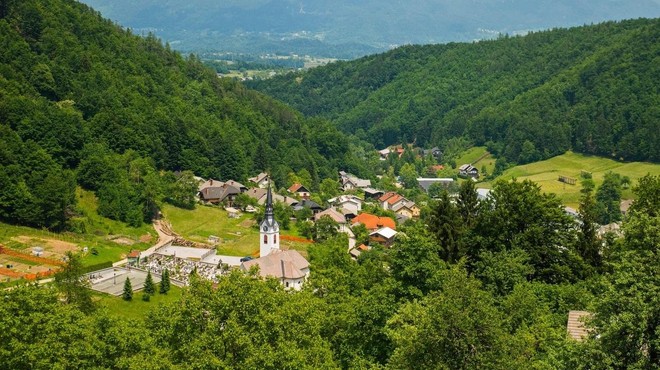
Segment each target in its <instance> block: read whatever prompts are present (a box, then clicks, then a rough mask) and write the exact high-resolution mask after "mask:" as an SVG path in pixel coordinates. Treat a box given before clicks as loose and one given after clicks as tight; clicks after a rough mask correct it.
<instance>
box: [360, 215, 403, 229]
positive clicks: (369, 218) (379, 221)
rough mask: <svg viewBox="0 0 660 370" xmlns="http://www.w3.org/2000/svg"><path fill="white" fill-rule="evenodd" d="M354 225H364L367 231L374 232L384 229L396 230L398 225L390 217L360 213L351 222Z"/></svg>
mask: <svg viewBox="0 0 660 370" xmlns="http://www.w3.org/2000/svg"><path fill="white" fill-rule="evenodd" d="M351 223H352V224H353V225H357V224H363V225H364V226H365V227H366V228H367V230H370V231H374V230H378V229H379V228H382V227H389V228H391V229H396V223H395V222H394V220H393V219H391V218H389V217H378V216H375V215H372V214H370V213H360V214H359V215H358V216H357V217H355V218H354V219H352V220H351Z"/></svg>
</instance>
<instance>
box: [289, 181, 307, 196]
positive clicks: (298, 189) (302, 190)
mask: <svg viewBox="0 0 660 370" xmlns="http://www.w3.org/2000/svg"><path fill="white" fill-rule="evenodd" d="M288 191H289V193H292V194H297V195H298V196H299V197H301V198H302V199H309V194H310V193H309V190H307V188H306V187H305V186H304V185H302V184H298V183H296V184H293V185H291V187H290V188H289V189H288Z"/></svg>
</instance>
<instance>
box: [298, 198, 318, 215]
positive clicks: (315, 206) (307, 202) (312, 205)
mask: <svg viewBox="0 0 660 370" xmlns="http://www.w3.org/2000/svg"><path fill="white" fill-rule="evenodd" d="M305 207H307V208H309V209H311V210H312V213H313V214H314V215H316V214H317V213H320V212H322V211H323V210H324V209H325V208H323V207H321V206H320V205H318V203H316V202H314V201H311V200H309V199H303V200H301V201H300V202H297V203H294V204H293V205H292V208H293V210H294V211H300V210H301V209H303V208H305Z"/></svg>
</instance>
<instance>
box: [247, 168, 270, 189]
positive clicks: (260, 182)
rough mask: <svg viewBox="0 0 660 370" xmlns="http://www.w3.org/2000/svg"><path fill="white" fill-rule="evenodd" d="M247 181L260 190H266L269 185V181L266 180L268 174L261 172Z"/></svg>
mask: <svg viewBox="0 0 660 370" xmlns="http://www.w3.org/2000/svg"><path fill="white" fill-rule="evenodd" d="M248 181H251V182H253V183H255V184H256V185H257V187H259V188H262V189H265V188H267V187H268V184H270V181H269V180H268V174H267V173H265V172H262V173H260V174H258V175H257V176H255V177H250V178H249V179H248Z"/></svg>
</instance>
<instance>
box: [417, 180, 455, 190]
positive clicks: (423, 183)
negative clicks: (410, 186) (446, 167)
mask: <svg viewBox="0 0 660 370" xmlns="http://www.w3.org/2000/svg"><path fill="white" fill-rule="evenodd" d="M453 182H454V179H452V178H428V177H419V178H417V183H418V184H419V186H421V187H422V189H424V191H426V192H428V191H429V188H430V187H431V185H433V184H435V183H441V184H445V185H449V184H452V183H453Z"/></svg>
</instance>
